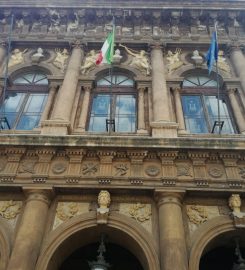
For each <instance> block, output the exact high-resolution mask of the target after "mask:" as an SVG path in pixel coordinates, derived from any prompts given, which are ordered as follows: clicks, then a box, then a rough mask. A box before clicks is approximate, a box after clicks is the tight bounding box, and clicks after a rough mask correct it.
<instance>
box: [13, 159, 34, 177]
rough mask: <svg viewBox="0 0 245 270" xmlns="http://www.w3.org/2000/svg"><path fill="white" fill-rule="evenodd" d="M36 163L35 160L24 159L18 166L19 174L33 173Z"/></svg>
mask: <svg viewBox="0 0 245 270" xmlns="http://www.w3.org/2000/svg"><path fill="white" fill-rule="evenodd" d="M36 163H37V160H35V159H25V160H23V161H21V163H20V166H19V170H18V172H19V173H31V174H33V173H35V165H36Z"/></svg>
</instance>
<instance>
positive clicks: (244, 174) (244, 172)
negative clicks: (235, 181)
mask: <svg viewBox="0 0 245 270" xmlns="http://www.w3.org/2000/svg"><path fill="white" fill-rule="evenodd" d="M239 170H240V171H239V174H240V175H241V177H242V178H243V179H244V178H245V167H239Z"/></svg>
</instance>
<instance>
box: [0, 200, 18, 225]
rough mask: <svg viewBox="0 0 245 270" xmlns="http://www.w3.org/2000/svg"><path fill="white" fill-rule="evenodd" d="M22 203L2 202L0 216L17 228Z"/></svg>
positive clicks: (0, 202) (0, 203)
mask: <svg viewBox="0 0 245 270" xmlns="http://www.w3.org/2000/svg"><path fill="white" fill-rule="evenodd" d="M21 207H22V202H20V201H12V200H11V201H0V216H1V217H3V218H4V219H6V220H7V222H8V223H9V224H10V225H11V226H12V227H15V224H16V221H17V218H18V215H19V213H20V211H21Z"/></svg>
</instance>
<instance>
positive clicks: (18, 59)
mask: <svg viewBox="0 0 245 270" xmlns="http://www.w3.org/2000/svg"><path fill="white" fill-rule="evenodd" d="M26 52H27V49H25V50H23V51H21V50H20V49H17V48H16V49H14V50H13V51H12V52H11V55H10V58H9V63H8V67H9V68H10V67H13V66H15V65H19V64H22V63H24V54H25V53H26Z"/></svg>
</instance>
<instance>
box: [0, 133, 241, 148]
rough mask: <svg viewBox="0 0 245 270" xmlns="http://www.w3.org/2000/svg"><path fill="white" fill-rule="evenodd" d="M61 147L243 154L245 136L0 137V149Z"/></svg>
mask: <svg viewBox="0 0 245 270" xmlns="http://www.w3.org/2000/svg"><path fill="white" fill-rule="evenodd" d="M47 144H48V145H52V146H53V147H55V146H62V147H67V146H68V147H74V145H75V146H76V148H77V147H86V148H87V147H90V148H91V149H92V148H98V147H99V148H101V147H103V148H104V147H116V148H118V147H119V145H120V149H128V148H132V149H149V148H150V149H153V148H155V149H198V150H200V151H201V150H203V149H206V150H208V149H214V150H215V149H219V150H232V151H235V150H244V149H245V136H242V135H233V136H229V137H226V136H222V137H219V136H213V137H211V136H210V138H207V137H197V136H196V137H195V138H194V137H188V138H187V137H185V138H151V137H141V136H130V137H129V136H126V137H123V136H101V135H98V136H96V135H94V136H91V134H90V135H88V136H86V135H83V136H75V135H71V136H47V135H40V134H37V135H12V134H11V135H10V134H0V145H2V146H11V147H12V146H19V147H23V146H31V147H33V146H45V145H47Z"/></svg>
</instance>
